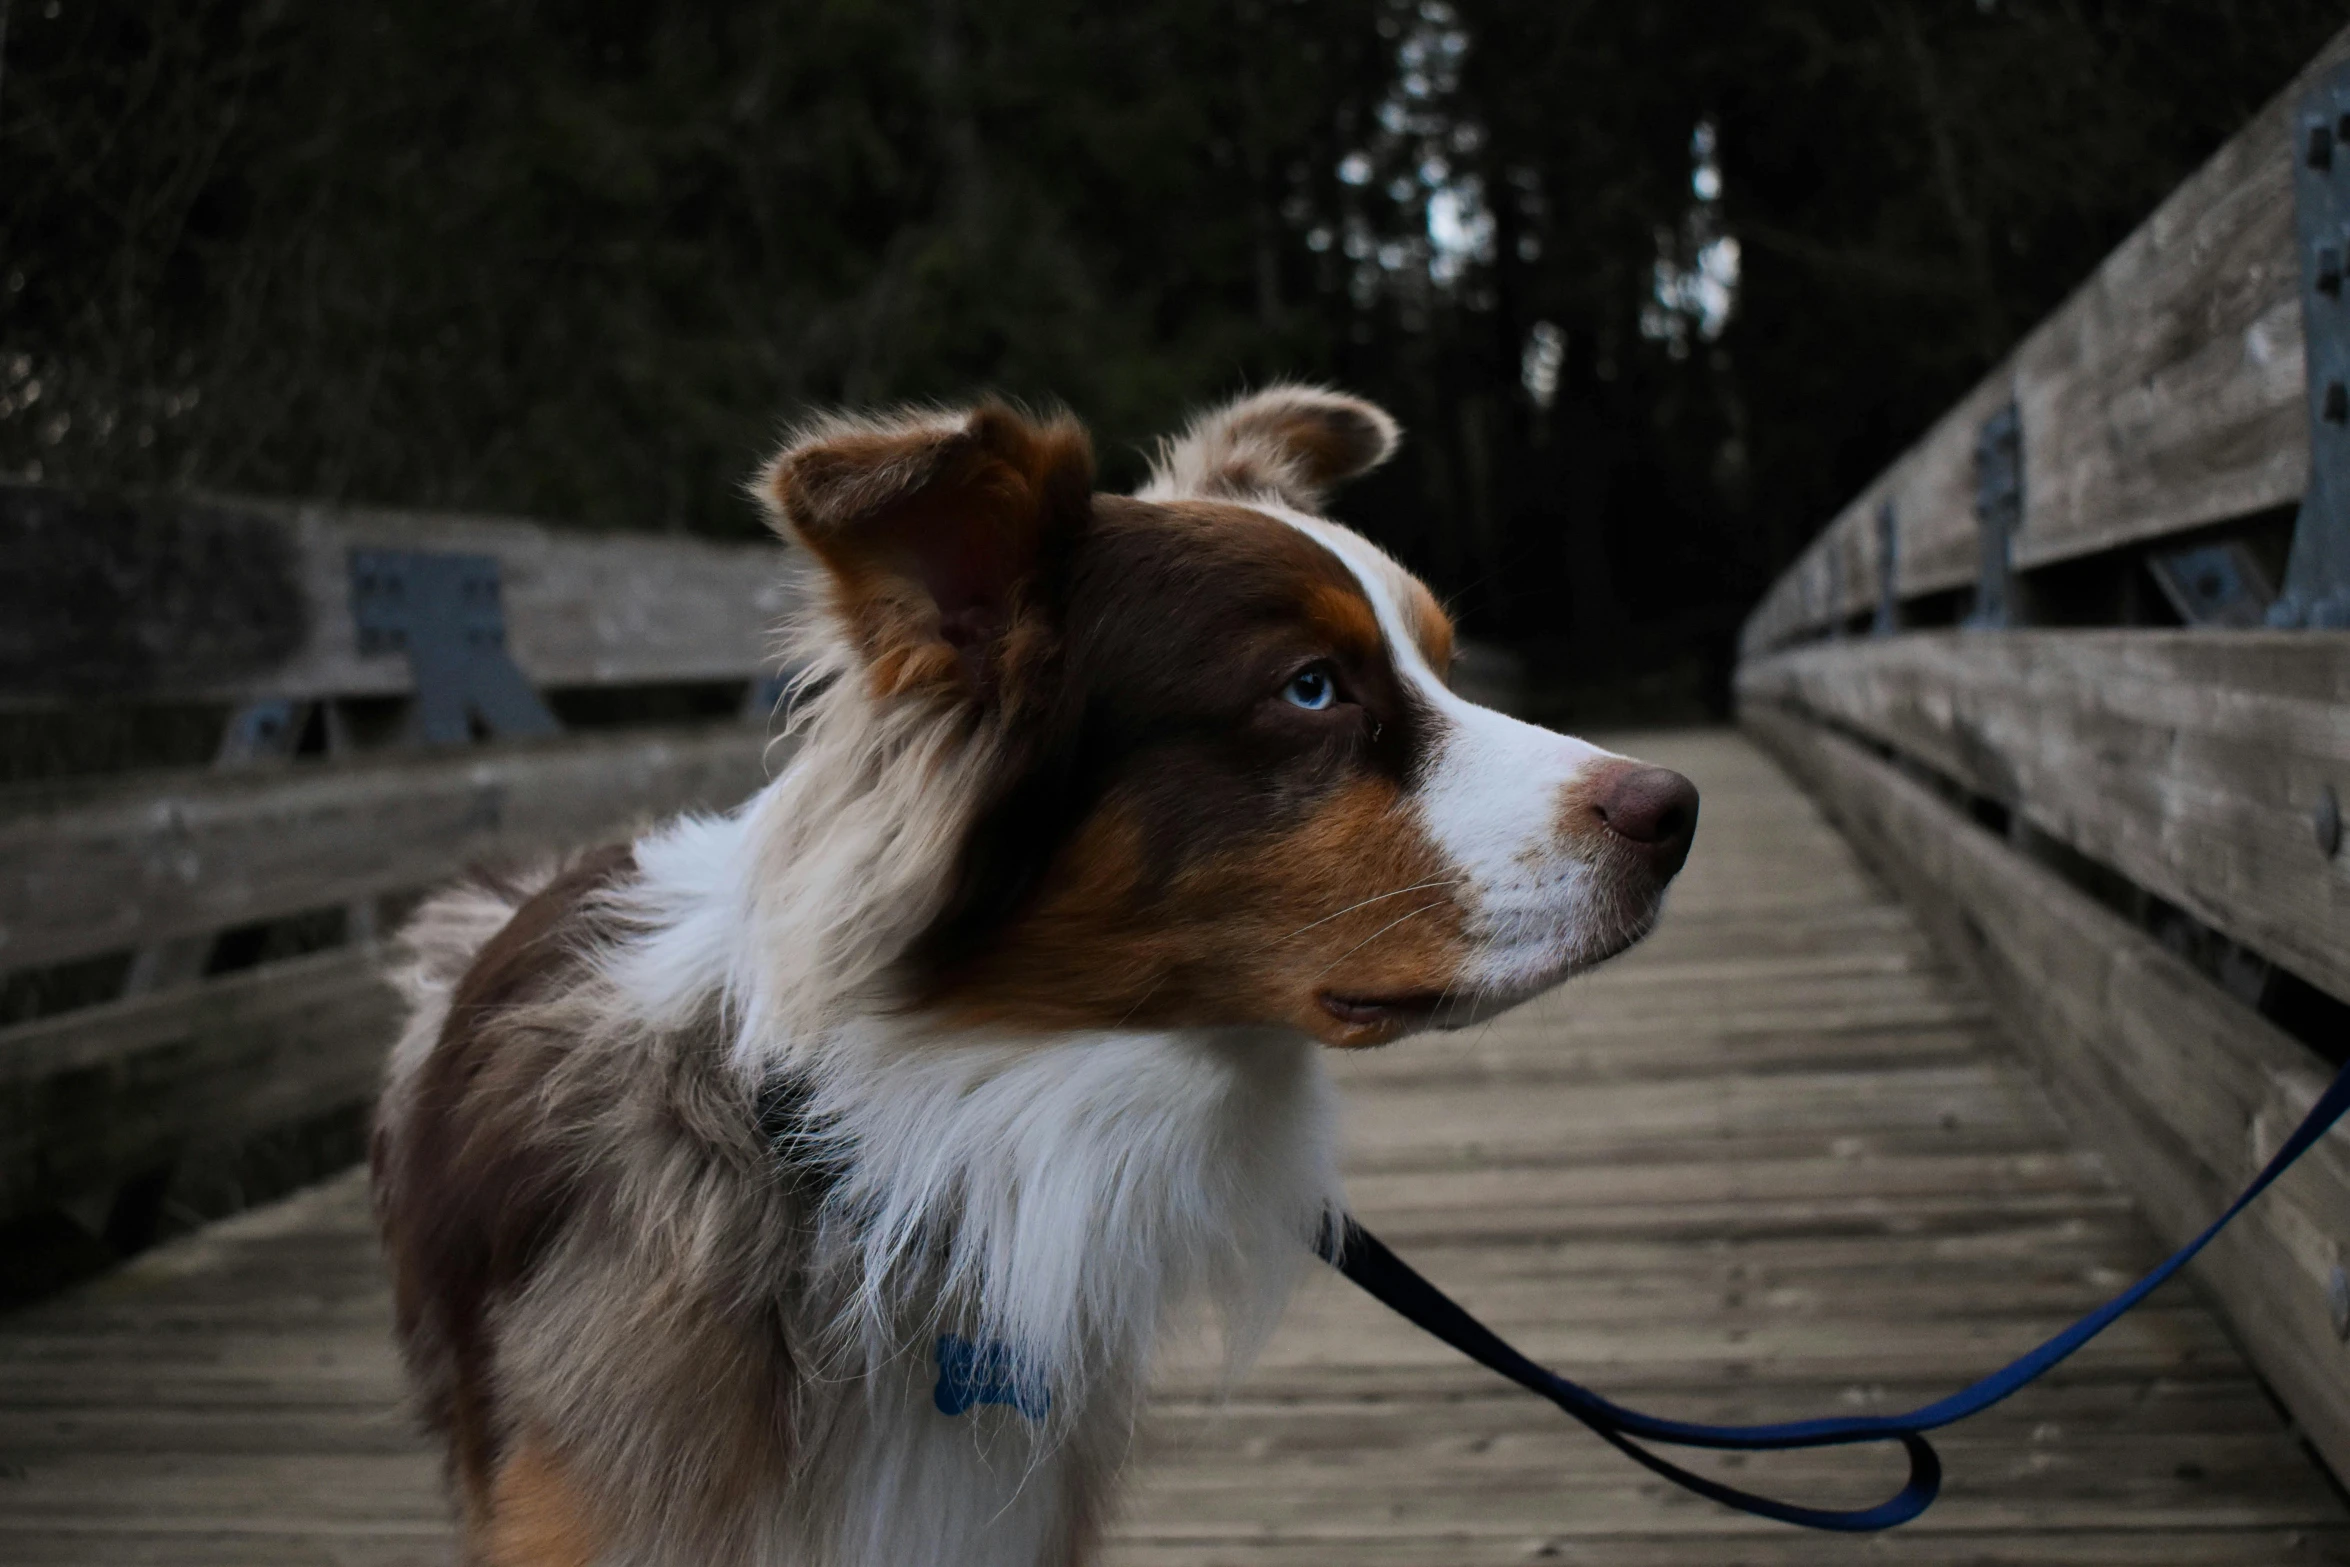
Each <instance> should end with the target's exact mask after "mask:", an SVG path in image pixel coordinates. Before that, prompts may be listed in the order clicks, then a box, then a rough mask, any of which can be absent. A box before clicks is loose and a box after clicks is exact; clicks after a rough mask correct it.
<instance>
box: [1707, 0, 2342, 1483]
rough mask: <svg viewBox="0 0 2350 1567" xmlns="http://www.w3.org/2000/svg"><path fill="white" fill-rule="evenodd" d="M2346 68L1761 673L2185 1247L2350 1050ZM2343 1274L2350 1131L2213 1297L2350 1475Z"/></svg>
mask: <svg viewBox="0 0 2350 1567" xmlns="http://www.w3.org/2000/svg"><path fill="white" fill-rule="evenodd" d="M2345 61H2350V34H2345V35H2342V36H2340V37H2337V38H2336V39H2335V40H2334V41H2333V42H2332V43H2331V44H2329V45H2328V46H2327V48H2326V49H2325V50H2324V51H2323V52H2322V53H2321V54H2320V55H2319V57H2318V58H2317V59H2316V60H2315V61H2314V62H2312V63H2311V65H2310V66H2309V68H2308V69H2307V71H2306V72H2304V73H2303V75H2302V76H2301V77H2300V78H2299V79H2298V80H2296V81H2295V82H2294V83H2293V84H2292V85H2291V86H2290V87H2289V88H2288V89H2287V90H2286V91H2285V92H2284V93H2282V94H2281V95H2280V96H2279V97H2278V98H2277V99H2276V100H2275V101H2274V102H2273V103H2271V104H2270V105H2269V106H2268V108H2266V109H2265V110H2264V111H2263V112H2262V113H2261V114H2260V115H2259V116H2258V117H2257V118H2256V119H2255V120H2254V121H2253V122H2252V123H2251V124H2250V125H2248V126H2247V127H2245V129H2244V130H2243V131H2242V133H2241V134H2239V135H2238V136H2237V137H2236V138H2235V139H2234V140H2232V141H2231V142H2229V143H2228V145H2227V146H2225V147H2224V148H2222V149H2221V150H2220V151H2219V152H2218V153H2217V154H2216V155H2215V156H2214V157H2213V158H2212V159H2211V160H2210V162H2209V163H2208V164H2206V165H2205V166H2204V167H2203V168H2202V169H2201V170H2200V171H2198V172H2197V173H2196V174H2195V175H2194V176H2193V177H2192V178H2190V179H2189V180H2188V181H2187V182H2186V183H2185V184H2184V185H2183V186H2181V187H2180V188H2179V189H2178V190H2177V191H2176V192H2175V193H2174V194H2173V195H2172V196H2171V197H2170V198H2169V199H2168V200H2167V201H2165V202H2164V203H2163V204H2162V206H2161V207H2160V209H2159V210H2158V211H2156V212H2155V213H2154V215H2153V216H2152V217H2150V218H2148V219H2147V220H2146V222H2145V223H2144V224H2143V225H2142V226H2141V227H2140V228H2139V229H2138V231H2137V232H2136V233H2134V234H2132V235H2131V236H2130V237H2129V238H2128V239H2127V240H2126V241H2125V242H2124V243H2123V244H2122V245H2121V247H2120V248H2119V249H2118V250H2116V251H2115V252H2114V253H2113V255H2112V256H2111V257H2109V258H2108V259H2107V260H2106V262H2105V263H2104V264H2103V265H2102V266H2101V267H2100V268H2099V269H2098V271H2097V273H2096V275H2095V276H2093V277H2091V278H2090V279H2089V280H2088V281H2087V282H2086V283H2084V284H2083V285H2082V286H2081V287H2080V288H2079V290H2078V291H2076V292H2075V293H2074V295H2073V296H2072V297H2071V298H2070V299H2069V300H2067V301H2066V302H2065V304H2064V305H2063V306H2062V307H2061V308H2060V309H2058V310H2057V311H2056V312H2055V314H2053V315H2052V316H2050V317H2049V318H2048V319H2047V320H2046V321H2044V322H2043V323H2041V325H2040V326H2039V327H2038V328H2037V329H2036V330H2035V331H2033V332H2032V333H2031V334H2030V335H2029V336H2028V337H2027V338H2026V339H2025V340H2024V341H2023V342H2022V343H2021V344H2020V345H2019V346H2018V347H2017V348H2016V349H2015V350H2014V352H2013V353H2012V354H2010V355H2009V356H2008V358H2007V360H2006V361H2005V362H2004V363H2002V364H2001V365H1999V367H1998V368H1997V369H1995V370H1994V371H1992V373H1991V374H1990V375H1988V376H1986V377H1985V378H1984V380H1983V381H1982V383H1981V384H1980V385H1979V386H1977V387H1976V388H1975V389H1974V390H1973V391H1972V392H1970V393H1969V394H1968V395H1967V396H1966V397H1965V398H1964V399H1962V400H1961V401H1960V402H1959V403H1958V404H1957V406H1956V407H1954V408H1952V409H1951V410H1950V412H1949V413H1948V414H1947V415H1946V416H1945V417H1944V418H1943V419H1942V421H1941V422H1940V423H1939V424H1937V425H1936V426H1935V427H1934V428H1933V429H1932V430H1930V431H1929V432H1928V433H1927V434H1926V435H1925V437H1924V438H1923V439H1922V440H1920V441H1919V442H1918V443H1917V445H1916V446H1914V447H1913V448H1912V449H1911V450H1910V451H1908V452H1907V453H1906V454H1904V455H1903V456H1902V457H1901V458H1900V459H1899V460H1898V461H1896V462H1895V463H1894V464H1893V465H1892V466H1891V467H1890V468H1888V469H1887V470H1886V471H1885V472H1884V473H1883V474H1882V475H1880V476H1879V477H1878V478H1877V479H1876V480H1875V481H1874V482H1873V483H1872V484H1870V485H1869V486H1868V487H1867V488H1866V489H1865V490H1863V491H1862V492H1861V494H1859V495H1858V496H1856V497H1855V498H1854V499H1853V501H1852V503H1851V504H1850V505H1849V506H1847V507H1846V508H1845V509H1844V510H1843V511H1842V512H1841V513H1840V514H1838V515H1837V516H1836V517H1835V518H1834V519H1833V520H1832V521H1830V522H1829V523H1828V525H1827V526H1826V528H1825V529H1824V530H1823V531H1822V532H1821V534H1820V535H1819V536H1818V537H1817V538H1816V539H1815V540H1814V541H1813V542H1812V544H1811V545H1810V547H1809V548H1808V549H1807V550H1806V551H1805V552H1804V554H1803V555H1802V557H1801V558H1800V559H1798V560H1797V561H1796V562H1795V564H1794V565H1793V566H1792V567H1791V568H1790V569H1789V570H1788V571H1787V572H1786V573H1785V575H1784V576H1782V577H1781V578H1780V579H1779V581H1778V582H1777V583H1776V585H1775V586H1774V587H1773V588H1772V589H1771V591H1770V593H1769V594H1768V596H1767V597H1766V598H1765V599H1764V600H1763V602H1762V603H1761V604H1760V605H1759V606H1758V607H1757V608H1756V610H1755V611H1754V613H1753V615H1752V617H1751V618H1750V619H1749V621H1748V623H1747V625H1746V627H1745V632H1744V639H1743V645H1742V658H1741V662H1740V665H1739V670H1738V675H1737V691H1738V698H1739V708H1740V717H1741V721H1742V723H1743V724H1744V725H1745V726H1746V728H1747V729H1748V731H1749V732H1750V733H1751V734H1753V735H1754V736H1755V737H1756V738H1757V739H1759V740H1760V741H1762V742H1763V743H1764V744H1765V745H1766V746H1767V747H1769V748H1770V749H1771V750H1772V751H1773V752H1775V753H1776V754H1777V755H1778V756H1779V757H1780V758H1781V759H1782V760H1783V761H1784V763H1785V764H1786V765H1787V766H1788V767H1789V769H1790V770H1791V771H1792V772H1793V773H1795V775H1796V776H1797V777H1798V778H1799V779H1800V780H1801V781H1802V782H1803V783H1805V784H1806V785H1807V786H1808V787H1809V788H1810V789H1811V790H1812V791H1813V792H1814V793H1815V794H1816V796H1817V797H1818V798H1819V799H1820V800H1821V801H1822V802H1823V804H1824V805H1825V806H1826V807H1827V808H1828V809H1829V810H1830V812H1831V813H1832V814H1833V815H1834V816H1835V818H1836V819H1837V820H1838V821H1839V823H1840V824H1841V825H1842V826H1843V827H1844V828H1845V829H1846V830H1847V832H1848V833H1849V834H1850V835H1851V836H1852V837H1853V838H1854V839H1855V841H1856V842H1857V843H1858V844H1859V845H1860V846H1861V847H1862V848H1863V850H1864V852H1866V853H1867V854H1868V856H1869V857H1870V858H1871V860H1872V861H1873V863H1874V864H1875V865H1876V866H1877V867H1878V868H1879V869H1880V870H1881V871H1882V872H1883V873H1884V874H1885V875H1886V876H1887V878H1888V879H1889V880H1890V881H1892V882H1893V883H1894V884H1895V885H1896V886H1897V887H1898V888H1899V889H1900V890H1901V891H1902V892H1903V893H1904V895H1905V896H1906V897H1907V898H1908V899H1909V900H1910V901H1911V902H1912V903H1913V904H1914V905H1915V906H1916V907H1917V909H1918V910H1919V911H1920V912H1921V913H1922V914H1923V915H1924V916H1925V918H1926V921H1927V923H1928V925H1929V927H1930V928H1932V929H1933V930H1934V931H1935V932H1936V934H1937V936H1938V937H1939V938H1940V939H1941V941H1942V943H1943V944H1944V945H1945V946H1946V947H1947V948H1948V949H1949V950H1950V951H1951V952H1953V953H1955V954H1958V955H1960V956H1961V957H1962V958H1963V959H1964V960H1965V961H1966V962H1967V963H1968V964H1969V965H1970V966H1971V967H1972V968H1973V970H1974V971H1975V973H1976V975H1977V977H1978V978H1979V979H1980V981H1981V982H1982V984H1983V985H1984V987H1985V988H1986V990H1987V991H1988V993H1989V995H1990V996H1991V997H1992V999H1993V1002H1994V1004H1995V1006H1996V1007H1997V1008H1998V1010H1999V1012H2000V1013H2001V1015H2002V1020H2003V1021H2004V1022H2005V1023H2006V1024H2007V1025H2008V1027H2009V1029H2010V1031H2011V1032H2012V1033H2013V1034H2014V1035H2015V1037H2017V1038H2018V1039H2020V1040H2021V1041H2023V1042H2024V1045H2025V1047H2026V1049H2027V1051H2028V1052H2029V1053H2030V1054H2031V1056H2032V1058H2033V1060H2034V1064H2035V1065H2036V1067H2037V1069H2038V1070H2039V1072H2040V1073H2041V1075H2042V1076H2043V1077H2044V1078H2045V1080H2046V1081H2047V1083H2048V1085H2049V1087H2050V1088H2051V1090H2052V1091H2053V1093H2054V1096H2055V1098H2056V1099H2057V1101H2058V1103H2059V1104H2060V1105H2061V1106H2062V1107H2063V1109H2064V1110H2065V1112H2066V1113H2067V1115H2068V1116H2069V1117H2070V1119H2071V1120H2072V1121H2073V1122H2074V1124H2075V1127H2076V1130H2077V1131H2078V1132H2079V1134H2080V1135H2081V1136H2082V1137H2083V1139H2084V1141H2085V1142H2086V1143H2087V1144H2088V1145H2089V1146H2090V1147H2092V1148H2093V1149H2095V1150H2096V1151H2097V1152H2098V1153H2100V1154H2101V1155H2102V1157H2103V1158H2104V1159H2105V1160H2106V1161H2107V1162H2108V1163H2109V1165H2110V1166H2111V1167H2112V1168H2113V1169H2114V1170H2115V1171H2116V1172H2117V1173H2118V1174H2119V1175H2120V1177H2121V1178H2122V1180H2123V1181H2124V1183H2125V1184H2126V1185H2127V1186H2129V1187H2130V1188H2131V1189H2132V1190H2133V1191H2134V1192H2135V1193H2136V1194H2137V1196H2138V1197H2139V1198H2140V1200H2141V1201H2142V1202H2143V1203H2144V1205H2145V1207H2146V1209H2147V1211H2148V1212H2149V1214H2150V1215H2152V1217H2153V1218H2154V1220H2155V1222H2156V1224H2157V1225H2158V1226H2159V1227H2160V1228H2161V1229H2162V1230H2163V1231H2164V1232H2165V1233H2166V1235H2167V1236H2168V1237H2169V1238H2170V1239H2172V1240H2173V1241H2178V1240H2183V1239H2184V1238H2185V1237H2186V1236H2187V1235H2189V1234H2191V1233H2193V1232H2194V1231H2195V1230H2197V1229H2200V1228H2201V1227H2202V1225H2203V1224H2205V1223H2206V1222H2208V1220H2209V1219H2210V1218H2211V1217H2212V1216H2213V1215H2214V1214H2215V1213H2216V1211H2217V1210H2218V1209H2219V1208H2220V1207H2221V1206H2222V1205H2223V1204H2224V1203H2225V1202H2226V1200H2227V1199H2228V1198H2229V1197H2231V1196H2232V1195H2233V1194H2234V1193H2235V1191H2236V1190H2237V1189H2238V1188H2240V1187H2241V1186H2242V1184H2243V1183H2244V1182H2245V1180H2246V1179H2247V1178H2248V1177H2249V1176H2250V1174H2251V1173H2252V1172H2253V1171H2254V1170H2255V1169H2256V1168H2257V1167H2258V1166H2259V1165H2260V1164H2261V1163H2262V1162H2264V1161H2265V1160H2266V1159H2267V1157H2268V1156H2269V1153H2270V1152H2271V1151H2272V1150H2273V1149H2274V1147H2275V1146H2276V1144H2277V1143H2278V1142H2279V1141H2280V1140H2281V1139H2282V1138H2283V1136H2284V1135H2285V1134H2286V1133H2287V1132H2288V1131H2289V1130H2290V1129H2291V1128H2292V1126H2293V1124H2294V1123H2295V1122H2296V1121H2297V1120H2298V1119H2299V1117H2300V1116H2301V1114H2302V1112H2303V1111H2304V1110H2305V1109H2306V1107H2307V1106H2308V1105H2309V1103H2310V1102H2311V1101H2312V1100H2313V1099H2314V1098H2315V1097H2316V1095H2317V1093H2318V1092H2319V1090H2320V1089H2321V1088H2322V1086H2323V1085H2324V1083H2325V1082H2326V1080H2327V1079H2328V1078H2329V1077H2330V1075H2331V1072H2332V1063H2334V1062H2338V1061H2340V1060H2341V1059H2342V1058H2343V1057H2344V1056H2345V1055H2346V1054H2350V1008H2346V1007H2345V1005H2344V1003H2346V1002H2350V856H2346V855H2345V854H2344V853H2343V852H2342V848H2341V840H2342V836H2343V827H2342V812H2343V807H2344V802H2345V801H2346V800H2350V631H2346V630H2344V629H2342V628H2344V627H2350V482H2345V481H2346V480H2350V298H2346V297H2345V293H2344V286H2343V282H2342V271H2343V266H2344V247H2345V246H2346V245H2350V231H2346V230H2345V228H2344V218H2345V216H2350V65H2345V63H2344V62H2345ZM2305 325H2306V331H2305ZM2313 432H2314V434H2313ZM2346 1263H2350V1138H2346V1137H2345V1136H2344V1135H2343V1134H2341V1133H2337V1134H2336V1135H2335V1136H2333V1137H2332V1138H2330V1139H2328V1140H2327V1142H2326V1143H2325V1144H2324V1145H2322V1146H2321V1147H2320V1148H2319V1149H2318V1150H2316V1151H2315V1152H2314V1153H2313V1154H2312V1156H2311V1157H2310V1158H2309V1159H2308V1160H2307V1161H2306V1163H2305V1166H2304V1167H2303V1168H2302V1169H2300V1170H2299V1171H2297V1172H2296V1173H2295V1174H2294V1175H2293V1176H2292V1178H2291V1179H2290V1180H2288V1181H2286V1182H2285V1183H2283V1184H2282V1185H2281V1186H2280V1187H2279V1188H2278V1189H2277V1190H2276V1191H2275V1192H2273V1193H2272V1194H2270V1195H2269V1196H2268V1197H2266V1198H2264V1199H2263V1201H2262V1203H2261V1204H2260V1205H2259V1206H2257V1207H2255V1208H2254V1209H2253V1210H2252V1211H2251V1212H2250V1213H2249V1214H2248V1215H2247V1216H2246V1218H2245V1219H2244V1220H2243V1221H2241V1222H2240V1223H2239V1224H2238V1225H2237V1227H2236V1228H2235V1230H2234V1231H2233V1232H2232V1233H2231V1234H2230V1235H2229V1236H2228V1237H2227V1238H2226V1239H2224V1240H2223V1241H2222V1242H2220V1243H2219V1244H2218V1245H2217V1246H2215V1247H2214V1248H2213V1250H2212V1252H2211V1253H2210V1254H2209V1257H2208V1260H2207V1261H2206V1262H2205V1263H2204V1264H2202V1265H2201V1267H2200V1270H2199V1271H2200V1275H2201V1278H2202V1280H2203V1282H2204V1283H2205V1285H2206V1286H2208V1287H2209V1288H2210V1289H2211V1291H2212V1292H2213V1293H2214V1294H2215V1295H2216V1296H2217V1297H2218V1298H2219V1300H2220V1301H2221V1302H2222V1303H2223V1305H2224V1307H2225V1310H2226V1312H2227V1314H2228V1316H2229V1317H2230V1319H2231V1321H2232V1323H2233V1325H2234V1327H2235V1329H2236V1331H2237V1332H2238V1333H2239V1334H2240V1335H2241V1337H2242V1339H2243V1341H2244V1343H2245V1345H2246V1346H2247V1348H2248V1350H2249V1351H2250V1353H2251V1355H2252V1356H2253V1358H2254V1360H2255V1361H2256V1362H2257V1364H2258V1365H2259V1366H2260V1367H2261V1369H2262V1370H2263V1372H2264V1373H2265V1374H2266V1376H2267V1377H2268V1379H2269V1381H2270V1383H2271V1385H2272V1386H2273V1388H2274V1389H2275V1391H2276V1393H2277V1394H2278V1396H2279V1397H2280V1398H2282V1400H2283V1401H2284V1403H2285V1404H2286V1405H2287V1407H2288V1408H2289V1409H2290V1410H2291V1412H2292V1414H2293V1416H2294V1418H2295V1419H2296V1420H2297V1421H2298V1422H2299V1423H2300V1425H2301V1426H2302V1428H2303V1430H2304V1431H2305V1432H2306V1434H2307V1435H2308V1436H2309V1437H2310V1439H2311V1440H2312V1441H2313V1442H2314V1443H2315V1444H2316V1445H2317V1446H2318V1447H2319V1449H2320V1450H2321V1451H2323V1452H2324V1453H2325V1454H2326V1455H2327V1457H2328V1458H2329V1459H2330V1460H2331V1462H2332V1463H2333V1465H2334V1467H2335V1469H2336V1471H2337V1472H2338V1473H2342V1472H2350V1347H2346V1346H2345V1338H2350V1274H2346V1273H2345V1265H2346Z"/></svg>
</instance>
